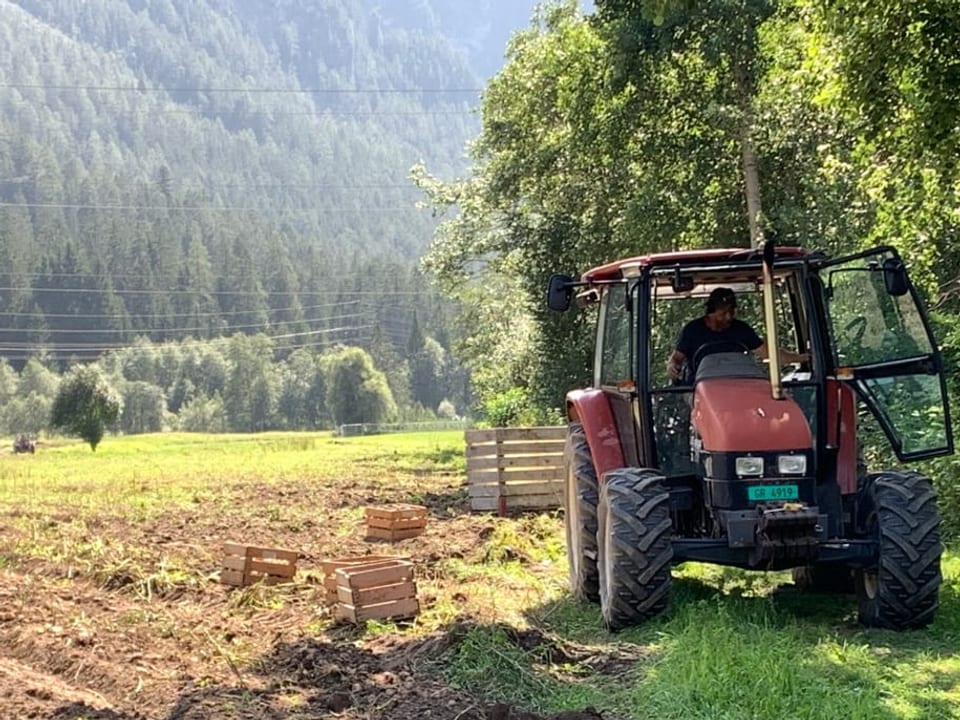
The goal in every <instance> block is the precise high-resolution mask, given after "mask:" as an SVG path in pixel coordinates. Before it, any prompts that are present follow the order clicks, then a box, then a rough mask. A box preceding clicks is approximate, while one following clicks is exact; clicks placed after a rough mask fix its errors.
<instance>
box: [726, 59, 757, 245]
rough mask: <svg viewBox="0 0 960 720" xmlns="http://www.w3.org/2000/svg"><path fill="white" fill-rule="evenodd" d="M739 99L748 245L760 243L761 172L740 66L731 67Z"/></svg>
mask: <svg viewBox="0 0 960 720" xmlns="http://www.w3.org/2000/svg"><path fill="white" fill-rule="evenodd" d="M733 75H734V79H735V81H736V83H737V95H738V97H739V98H740V154H741V159H742V161H743V182H744V190H745V192H746V195H747V225H748V226H749V228H750V246H751V247H760V246H761V245H762V244H763V240H764V237H763V202H762V200H761V197H760V172H759V170H758V169H757V150H756V148H755V147H754V145H753V107H752V101H751V97H752V94H751V92H750V82H749V79H748V76H747V72H746V70H745V69H744V67H743V65H741V64H740V63H736V64H735V65H734V68H733Z"/></svg>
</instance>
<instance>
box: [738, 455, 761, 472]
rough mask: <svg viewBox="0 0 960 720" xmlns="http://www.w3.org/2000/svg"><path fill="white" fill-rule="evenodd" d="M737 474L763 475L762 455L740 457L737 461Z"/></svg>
mask: <svg viewBox="0 0 960 720" xmlns="http://www.w3.org/2000/svg"><path fill="white" fill-rule="evenodd" d="M736 470H737V475H740V476H741V477H742V476H744V475H756V476H758V477H759V476H760V475H763V458H762V457H738V458H737V461H736Z"/></svg>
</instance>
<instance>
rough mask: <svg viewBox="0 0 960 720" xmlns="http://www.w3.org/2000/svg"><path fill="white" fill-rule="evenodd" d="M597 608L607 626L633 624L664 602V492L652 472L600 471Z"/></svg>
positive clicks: (668, 529) (667, 555)
mask: <svg viewBox="0 0 960 720" xmlns="http://www.w3.org/2000/svg"><path fill="white" fill-rule="evenodd" d="M597 521H598V522H597V526H598V537H599V539H600V547H599V550H600V558H599V571H600V612H601V615H602V616H603V623H604V625H606V626H607V628H609V629H610V630H620V629H622V628H624V627H627V626H629V625H636V624H638V623H641V622H643V621H644V620H647V619H649V618H652V617H654V616H655V615H658V614H659V613H661V612H663V611H664V610H666V609H667V607H668V606H669V604H670V584H671V575H670V567H671V564H672V562H673V545H672V544H671V538H672V536H673V522H672V520H671V517H670V493H669V492H668V491H667V489H666V487H665V486H664V479H663V476H662V475H661V474H660V473H658V472H656V471H655V470H645V469H639V468H619V469H617V470H611V471H610V472H607V473H604V475H603V478H602V480H601V482H600V503H599V505H598V506H597Z"/></svg>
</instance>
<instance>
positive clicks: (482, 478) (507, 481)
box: [466, 426, 567, 514]
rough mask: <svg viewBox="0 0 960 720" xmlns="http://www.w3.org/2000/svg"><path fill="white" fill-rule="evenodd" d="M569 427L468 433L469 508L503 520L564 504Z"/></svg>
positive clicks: (499, 429) (468, 431)
mask: <svg viewBox="0 0 960 720" xmlns="http://www.w3.org/2000/svg"><path fill="white" fill-rule="evenodd" d="M566 432H567V431H566V428H565V427H559V426H558V427H530V428H492V429H489V430H467V432H466V443H467V494H468V495H469V497H470V508H471V509H472V510H477V511H489V510H493V511H496V512H499V513H500V514H504V513H506V512H509V511H511V510H531V509H551V508H558V507H560V506H561V505H562V504H563V485H564V477H563V449H564V442H565V440H566Z"/></svg>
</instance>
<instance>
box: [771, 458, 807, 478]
mask: <svg viewBox="0 0 960 720" xmlns="http://www.w3.org/2000/svg"><path fill="white" fill-rule="evenodd" d="M777 471H778V472H779V473H780V474H781V475H804V474H806V472H807V456H806V455H778V456H777Z"/></svg>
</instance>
